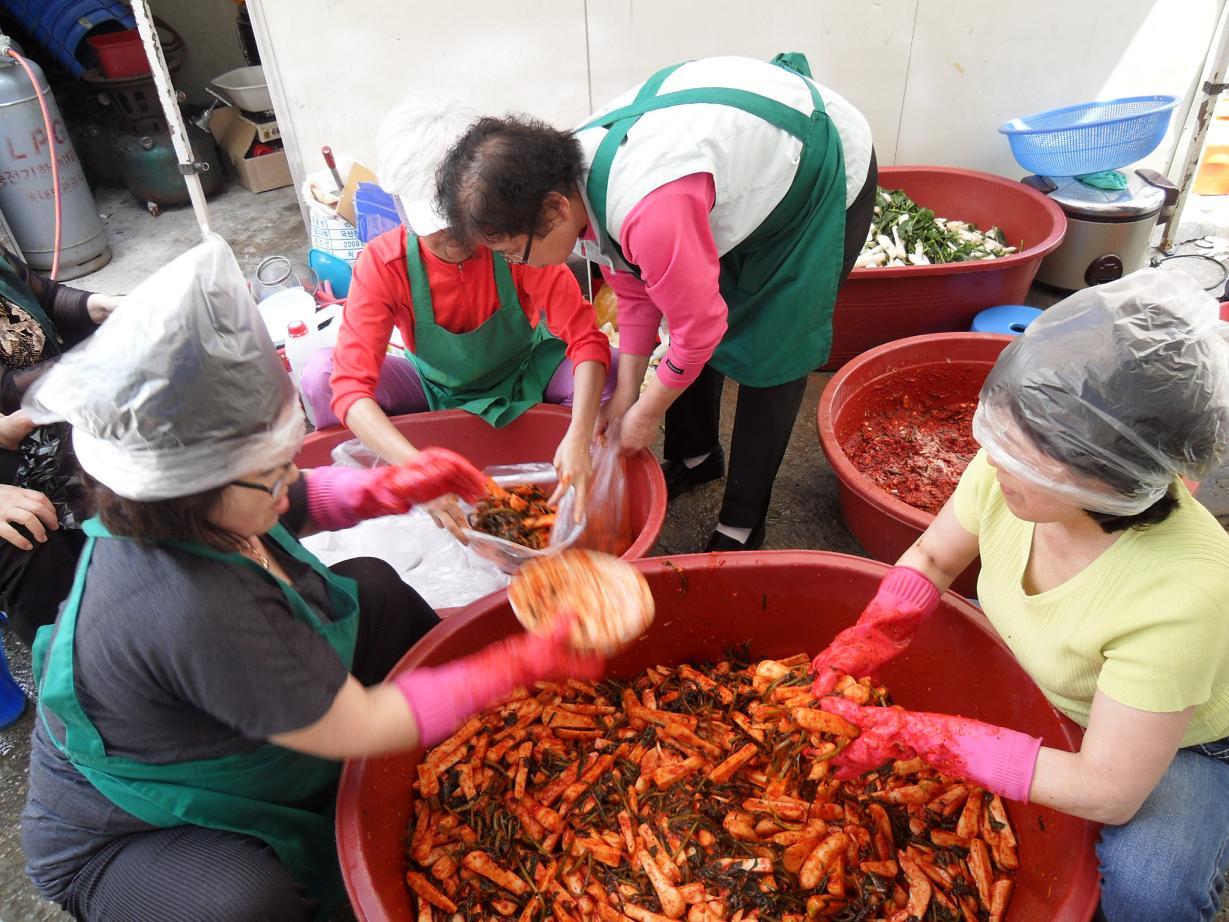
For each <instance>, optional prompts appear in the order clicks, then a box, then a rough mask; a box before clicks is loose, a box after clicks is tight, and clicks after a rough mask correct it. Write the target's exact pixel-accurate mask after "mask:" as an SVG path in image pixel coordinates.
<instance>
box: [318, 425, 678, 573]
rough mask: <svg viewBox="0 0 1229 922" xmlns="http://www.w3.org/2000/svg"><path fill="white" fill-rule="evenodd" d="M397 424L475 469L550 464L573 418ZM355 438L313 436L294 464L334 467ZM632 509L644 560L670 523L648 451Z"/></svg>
mask: <svg viewBox="0 0 1229 922" xmlns="http://www.w3.org/2000/svg"><path fill="white" fill-rule="evenodd" d="M391 419H392V423H393V425H394V426H396V427H397V429H398V430H399V431H400V432H401V433H402V434H403V435H404V436H405V437H406V438H407V439H409V440H410V441H411V442H413V443H414V445H416V446H418V447H419V448H425V447H427V446H428V445H435V446H438V447H440V448H451V449H452V450H453V451H455V452H457V454H459V455H463V456H464V457H466V458H468V459H469V460H470V461H471V462H472V463H473V464H474V465H475V466H476V467H480V468H483V467H488V466H489V465H492V464H516V463H520V462H529V461H550V460H551V459H552V458H554V456H555V449H556V448H558V447H559V440H560V439H561V438H563V434H564V432H566V431H567V428H568V423H569V422H570V421H571V419H572V414H571V413H570V412H569V411H568V410H565V409H564V408H563V407H556V406H551V405H549V404H542V405H540V406H536V407H531V408H530V409H529V410H527V411H526V412H525V413H523V414H521V415H520V416H519V417H517V418H516V419H515V420H514V421H513V422H511V423H509V424H508V425H507V426H504V427H503V428H500V429H496V428H495V427H494V426H491V425H489V424H488V423H486V422H485V421H484V420H482V419H481V418H479V417H477V416H474V415H473V414H472V413H466V412H465V411H464V410H440V411H438V412H434V413H407V414H406V415H405V416H394V417H391ZM352 438H354V433H353V432H351V431H350V430H349V429H345V428H343V427H341V426H334V427H333V428H331V429H321V430H318V431H316V432H313V433H312V434H311V435H309V436H308V437H307V438H306V439H305V440H304V441H303V447H302V448H300V449H299V455H298V457H297V458H296V459H295V460H296V461H297V463H298V464H299V466H300V467H309V468H310V467H320V466H322V465H326V464H331V463H332V456H331V452H332V451H333V449H334V448H335V447H336V446H338V445H340V444H341V443H342V442H344V441H346V440H347V439H352ZM626 470H627V501H628V502H627V504H628V514H629V516H630V517H631V526H632V528H631V531H632V536H633V537H632V544H631V546H630V547H629V548H628V549H627V550H626V551H625V552H624V553H623V557H624V558H625V559H628V560H631V559H634V558H637V557H643V556H645V555H646V554H647V553H649V551H650V550H652V548H653V545H654V544H655V543H656V542H657V535H658V534H659V533H660V532H661V525H662V522H664V521H665V520H666V478H665V477H664V476H663V474H662V472H661V465H660V464H658V463H657V461H656V459H654V457H653V455H652V454H651V453H650V452H648V451H647V450H641V451H639V452H637V453H636V454H634V455H632V456H630V457H629V458H628V459H627V464H626Z"/></svg>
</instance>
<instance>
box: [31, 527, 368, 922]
mask: <svg viewBox="0 0 1229 922" xmlns="http://www.w3.org/2000/svg"><path fill="white" fill-rule="evenodd" d="M84 529H85V533H86V535H87V540H86V543H85V549H84V551H83V552H82V554H81V560H80V562H79V563H78V564H77V576H76V580H75V581H74V582H73V588H72V592H71V593H70V594H69V596H68V601H67V602H66V603H65V605H64V608H63V610H62V611H61V613H60V617H59V620H58V621H57V622H56V624H55V625H47V626H45V627H43V628H40V629H39V632H38V637H37V639H36V640H35V642H34V651H33V657H32V658H33V663H34V668H35V684H36V685H37V686H38V694H39V702H38V709H39V714H40V716H41V717H42V720H43V724H44V726H45V728H46V730H47V734H48V736H50V737H51V740H52V742H53V743H54V744H55V746H56V747H57V748H58V749H59V750H60V751H61V752H62V753H63V754H64V755H65V756H66V757H67V758H68V760H69V761H70V762H71V763H72V764H73V766H74V767H75V768H76V769H77V770H78V771H79V772H81V774H82V775H84V776H85V777H86V779H87V780H89V782H90V783H91V784H92V785H94V787H95V788H97V789H98V791H99V792H100V793H101V794H102V795H103V796H104V797H106V798H107V799H108V800H110V801H111V802H112V803H113V804H115V805H116V806H117V807H119V808H120V809H122V810H125V811H127V812H128V813H130V814H132V815H133V816H135V817H136V818H137V819H139V820H142V821H143V822H146V823H149V824H150V825H152V826H159V827H164V828H169V827H173V826H183V825H194V826H204V827H206V828H208V829H222V830H227V831H229V832H237V833H241V834H243V835H249V836H254V837H256V838H258V839H260V840H262V841H264V842H265V843H266V844H268V845H269V846H270V847H271V848H272V849H273V850H274V851H275V852H277V856H278V858H279V859H281V861H282V863H283V864H284V865H285V866H286V868H287V870H289V871H290V873H291V875H292V876H293V877H294V878H295V880H297V881H298V882H299V883H301V884H303V885H304V886H306V887H307V888H308V890H309V891H310V892H311V895H312V897H313V898H315V899H317V900H319V901H320V903H321V907H320V912H319V914H318V916H317V918H326V917H327V916H328V915H329V913H331V912H332V911H333V910H334V909H335V908H336V907H337V906H338V905H339V904H340V903H341V901H342V900H343V899H344V898H345V890H344V887H343V886H342V881H341V872H340V868H339V866H338V863H337V847H336V842H335V839H334V833H333V815H332V805H333V797H332V794H331V792H332V790H333V789H334V788H335V787H336V785H337V778H338V776H339V775H340V773H341V764H340V763H339V762H334V761H331V760H328V759H320V758H317V757H315V756H309V755H304V754H303V753H299V752H294V751H292V750H290V749H284V748H282V747H281V746H275V745H273V744H272V743H267V744H265V745H263V746H261V747H260V748H259V749H256V750H254V751H252V752H249V753H245V754H243V755H230V756H222V757H219V758H216V759H199V760H194V761H187V762H174V763H170V764H166V765H153V764H150V763H146V762H138V761H136V760H133V759H128V758H123V757H121V756H113V755H108V754H107V751H106V745H105V744H104V743H103V740H102V737H101V736H100V735H99V733H98V730H97V729H96V728H95V727H94V725H93V724H92V723H91V722H90V719H89V717H87V716H86V714H85V711H84V710H83V709H82V707H81V704H80V702H79V701H78V700H77V692H76V688H75V684H74V676H73V640H74V637H75V634H76V628H77V615H78V613H79V611H80V608H81V596H82V594H83V593H84V591H85V582H86V578H87V571H88V570H89V566H90V557H91V555H92V554H93V552H94V545H95V543H96V542H97V541H98V540H99V539H109V540H124V539H118V538H116V537H115V536H113V535H112V534H111V533H110V532H109V531H107V529H106V527H105V526H104V525H103V524H102V523H101V522H100V521H99V520H98V519H96V518H95V519H89V520H87V521H86V522H85V524H84ZM268 537H269V538H272V539H273V541H275V542H276V543H277V545H278V546H279V547H281V548H282V550H284V551H286V552H287V553H288V554H290V555H291V556H292V557H294V558H295V559H296V560H299V561H301V562H302V563H304V564H306V565H307V566H309V567H311V568H312V569H313V570H315V571H316V572H317V573H318V574H320V576H321V577H322V578H323V579H324V581H325V583H326V584H327V585H328V590H329V598H330V599H331V601H332V603H333V607H334V613H335V614H336V616H337V618H336V620H334V621H325V620H322V619H321V618H320V617H319V616H318V615H317V614H316V613H315V612H314V611H313V610H312V609H311V607H310V606H309V605H308V604H307V603H306V602H305V601H304V600H303V597H302V596H300V595H299V593H298V592H296V591H295V589H294V588H293V587H292V586H290V585H289V584H288V583H284V582H282V581H281V580H280V579H278V578H277V577H276V576H274V575H273V574H272V573H270V572H268V571H267V570H265V569H264V568H263V567H260V566H259V565H257V564H256V563H254V562H253V561H251V560H249V559H248V558H246V557H243V556H241V555H239V554H231V553H225V552H223V551H218V550H215V549H213V548H210V547H207V546H205V545H203V544H189V543H173V546H175V547H179V548H182V549H183V550H186V551H189V552H191V553H193V554H198V555H199V556H201V557H206V558H209V559H211V560H220V561H224V562H226V563H229V564H232V565H233V566H240V567H248V568H250V569H253V570H255V571H256V572H257V573H260V574H261V575H262V576H264V577H265V578H266V579H270V580H273V581H274V582H276V583H277V586H278V588H279V589H280V590H281V591H282V594H283V595H285V597H286V601H287V602H288V603H289V604H290V611H291V613H292V615H293V616H294V617H295V619H296V620H299V621H302V622H304V623H305V624H307V625H309V626H310V627H311V628H312V629H313V630H315V631H316V633H318V634H320V636H322V637H323V638H324V639H325V640H326V641H327V642H328V644H329V646H330V647H332V648H333V650H334V652H336V653H337V656H338V658H339V659H341V661H342V662H343V663H345V664H346V668H347V669H348V668H349V667H350V665H351V664H352V662H353V660H354V645H355V640H356V638H357V636H358V588H357V584H356V583H355V582H354V580H351V579H346V578H344V577H340V576H337V575H335V574H334V573H332V572H331V571H330V570H329V569H328V568H327V567H325V566H324V564H322V563H320V561H318V560H317V559H316V558H315V557H313V556H312V555H311V554H310V553H308V551H307V550H306V549H305V548H304V547H303V546H302V545H301V544H299V542H298V541H296V540H295V539H294V537H292V536H291V534H290V533H289V532H288V531H286V529H284V528H283V527H282V526H281V525H278V526H276V527H275V528H273V530H272V531H270V532H269V534H268ZM48 712H50V713H51V714H54V715H55V716H56V717H57V718H58V719H59V720H60V721H61V722H62V723H63V725H64V739H63V740H60V739H57V738H56V735H55V731H54V730H53V729H52V726H51V724H50V722H49V721H48V720H47V714H48ZM305 803H311V804H313V805H314V806H313V808H310V809H309V808H305V807H303V806H300V805H301V804H305ZM321 803H323V804H325V806H323V807H322V806H319V805H320V804H321Z"/></svg>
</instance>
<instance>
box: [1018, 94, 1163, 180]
mask: <svg viewBox="0 0 1229 922" xmlns="http://www.w3.org/2000/svg"><path fill="white" fill-rule="evenodd" d="M1177 104H1178V100H1177V98H1176V97H1173V96H1129V97H1124V98H1122V99H1110V100H1106V101H1105V102H1085V103H1080V104H1079V105H1078V106H1065V107H1063V108H1062V109H1051V110H1050V111H1048V112H1040V113H1038V114H1037V115H1026V116H1024V117H1023V118H1013V119H1012V120H1011V121H1010V122H1007V123H1006V124H1004V125H1003V126H1002V127H1001V128H1000V129H999V133H1000V134H1005V135H1007V140H1008V141H1009V142H1010V143H1011V152H1012V155H1013V156H1015V158H1016V162H1017V163H1019V164H1020V166H1022V167H1024V168H1025V169H1026V170H1030V171H1032V172H1033V173H1036V174H1037V175H1039V176H1081V175H1083V174H1085V173H1096V172H1099V171H1100V170H1116V169H1118V168H1119V167H1124V166H1127V165H1128V164H1131V163H1134V162H1135V161H1137V160H1140V159H1142V158H1144V157H1147V156H1148V155H1149V154H1150V153H1152V152H1153V151H1154V150H1156V148H1157V145H1159V144H1160V143H1161V140H1162V139H1163V138H1164V137H1165V131H1166V129H1168V128H1169V118H1170V115H1171V114H1172V113H1173V110H1174V107H1175V106H1176V105H1177Z"/></svg>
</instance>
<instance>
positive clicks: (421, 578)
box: [302, 509, 508, 610]
mask: <svg viewBox="0 0 1229 922" xmlns="http://www.w3.org/2000/svg"><path fill="white" fill-rule="evenodd" d="M302 541H303V546H304V547H306V548H307V549H308V550H309V551H311V552H312V553H313V554H315V555H316V556H317V557H318V558H320V560H321V561H322V562H323V563H324V564H326V565H329V566H331V565H332V564H335V563H337V562H338V561H340V560H348V559H350V558H352V557H379V558H380V559H382V560H387V561H388V562H389V563H390V564H391V565H392V566H393V568H394V569H395V570H396V571H397V573H398V574H399V575H400V576H401V578H402V580H404V581H405V582H406V583H407V584H408V585H409V586H411V587H412V588H413V589H414V590H415V591H417V592H418V594H419V595H420V596H422V597H423V599H425V600H426V602H427V604H428V605H430V606H431V607H432V608H435V609H437V610H438V609H441V608H453V607H455V606H459V605H468V604H469V603H470V602H473V601H474V600H475V599H479V598H481V597H482V596H484V595H487V594H489V593H491V592H494V591H495V590H497V589H502V588H503V587H504V586H506V585H508V577H507V576H506V575H505V574H503V573H501V572H500V571H499V568H498V567H496V566H495V565H494V564H493V563H490V562H489V561H486V560H483V559H482V558H481V557H479V556H478V555H477V554H474V553H473V552H472V551H470V550H469V549H468V548H466V547H465V546H463V545H461V544H460V543H458V542H457V540H456V539H455V538H453V537H452V535H450V534H449V533H448V532H447V531H445V530H444V529H442V528H438V527H436V525H435V523H434V522H433V521H432V520H431V517H430V515H428V514H427V513H426V512H425V511H423V510H420V509H415V510H413V511H411V512H410V513H409V514H408V515H393V516H385V517H383V518H379V519H369V520H368V521H366V522H362V523H360V524H358V525H356V526H354V527H353V528H347V529H344V530H342V531H329V532H321V533H320V534H316V535H309V536H308V537H306V538H303V539H302Z"/></svg>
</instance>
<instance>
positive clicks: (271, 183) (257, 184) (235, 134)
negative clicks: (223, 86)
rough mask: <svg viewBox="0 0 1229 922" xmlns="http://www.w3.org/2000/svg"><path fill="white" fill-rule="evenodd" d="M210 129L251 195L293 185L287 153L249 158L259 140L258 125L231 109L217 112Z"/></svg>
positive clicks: (221, 109)
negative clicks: (248, 154)
mask: <svg viewBox="0 0 1229 922" xmlns="http://www.w3.org/2000/svg"><path fill="white" fill-rule="evenodd" d="M209 130H210V132H212V134H213V137H214V140H216V141H217V142H218V146H219V147H220V148H222V152H223V153H224V154H225V155H226V159H227V160H229V161H230V163H231V166H233V167H234V168H235V173H236V174H238V176H239V183H240V185H242V186H243V187H244V188H245V189H248V190H250V191H252V192H268V191H269V190H270V189H281V188H282V187H283V186H288V185H290V183H291V179H290V164H289V163H288V162H287V160H286V152H285V151H284V150H283V151H278V152H277V153H275V154H265V155H264V156H262V157H248V156H247V152H248V150H249V149H250V148H251V146H252V142H253V141H256V140H257V133H258V131H259V126H258V125H256V124H255V123H254V122H251V121H249V120H248V119H246V118H244V117H243V116H242V115H240V114H239V113H238V112H236V111H235V110H234V109H231V108H220V109H216V110H215V111H214V113H213V116H212V117H211V118H210V119H209Z"/></svg>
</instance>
